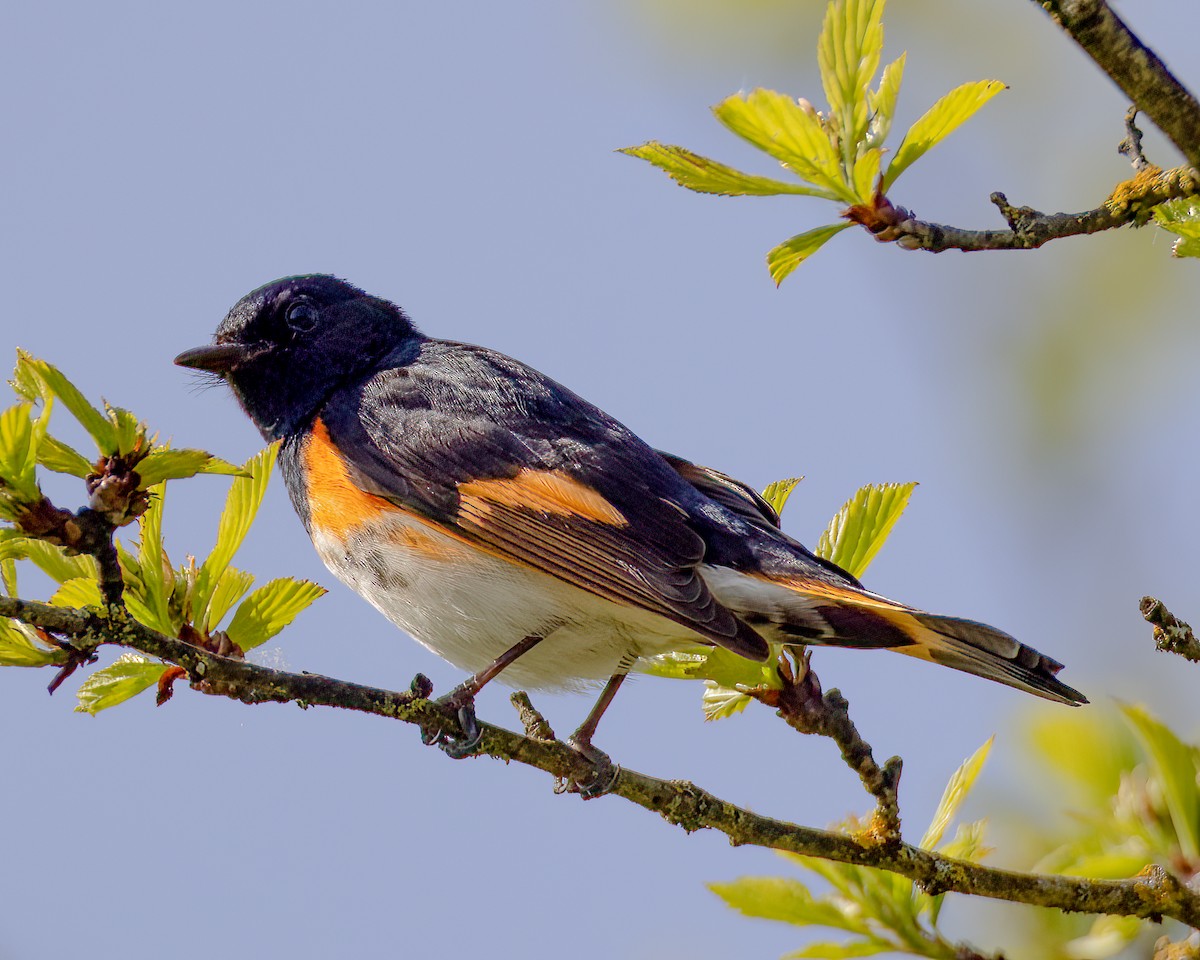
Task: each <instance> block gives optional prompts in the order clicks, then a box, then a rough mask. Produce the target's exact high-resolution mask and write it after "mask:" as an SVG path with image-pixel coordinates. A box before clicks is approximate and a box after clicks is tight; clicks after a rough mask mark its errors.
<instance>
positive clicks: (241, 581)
mask: <svg viewBox="0 0 1200 960" xmlns="http://www.w3.org/2000/svg"><path fill="white" fill-rule="evenodd" d="M253 585H254V574H252V573H247V572H246V571H244V570H239V569H238V568H237V567H226V568H225V570H224V571H223V572H222V573H221V575H220V576H219V577H218V578H217V585H216V587H215V588H214V589H213V592H212V596H211V597H210V598H209V601H208V608H207V609H206V610H205V611H204V612H203V616H200V617H197V618H196V624H197V625H198V626H199V628H200V630H201V631H202V632H203V633H208V631H210V630H215V629H216V627H217V624H219V623H220V622H221V621H222V620H224V619H225V614H227V613H228V612H229V611H230V610H232V609H233V606H234V604H236V603H237V602H238V601H239V600H241V599H242V597H244V596H245V595H246V591H247V590H249V589H250V588H251V587H252V586H253Z"/></svg>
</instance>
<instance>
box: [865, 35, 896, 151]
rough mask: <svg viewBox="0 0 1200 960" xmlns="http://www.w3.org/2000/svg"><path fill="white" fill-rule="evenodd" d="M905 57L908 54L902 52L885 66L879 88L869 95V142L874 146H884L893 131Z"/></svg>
mask: <svg viewBox="0 0 1200 960" xmlns="http://www.w3.org/2000/svg"><path fill="white" fill-rule="evenodd" d="M905 57H906V54H903V53H902V54H900V56H899V57H897V58H896V59H895V60H893V61H892V62H891V63H889V64H888V65H887V66H886V67H884V68H883V75H882V76H881V77H880V78H879V89H878V90H877V91H875V93H873V94H871V95H869V96H868V97H867V100H868V103H869V105H870V107H871V113H872V117H871V126H870V128H869V130H868V134H867V143H868V145H870V146H872V147H881V146H883V142H884V141H885V140H886V139H887V135H888V134H889V133H890V132H891V129H892V120H893V119H894V118H895V116H896V101H897V100H898V99H899V98H900V82H901V80H903V79H904V61H905Z"/></svg>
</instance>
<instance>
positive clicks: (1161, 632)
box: [1141, 597, 1200, 663]
mask: <svg viewBox="0 0 1200 960" xmlns="http://www.w3.org/2000/svg"><path fill="white" fill-rule="evenodd" d="M1141 610H1142V616H1143V617H1144V618H1145V620H1146V622H1147V623H1149V624H1151V625H1152V626H1153V627H1154V646H1155V647H1157V648H1158V649H1159V650H1161V651H1162V652H1163V653H1176V654H1178V655H1179V656H1181V657H1183V658H1184V659H1185V660H1190V661H1192V663H1200V640H1198V639H1196V634H1195V633H1193V632H1192V626H1191V624H1190V623H1187V622H1185V621H1183V620H1180V619H1179V618H1178V617H1177V616H1175V614H1173V613H1172V612H1171V611H1170V610H1168V609H1167V608H1166V605H1165V604H1163V602H1162V601H1161V600H1158V599H1156V598H1155V597H1142V602H1141Z"/></svg>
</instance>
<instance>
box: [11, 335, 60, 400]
mask: <svg viewBox="0 0 1200 960" xmlns="http://www.w3.org/2000/svg"><path fill="white" fill-rule="evenodd" d="M30 359H31V357H30V356H29V354H28V353H27V352H26V351H24V350H22V349H21V348H20V347H17V365H16V367H15V368H14V369H13V375H12V379H11V380H9V381H8V385H9V386H10V387H12V388H13V393H15V394H16V395H17V398H18V399H20V400H26V401H28V402H29V403H34V404H36V403H43V404H44V403H46V402H47V401H48V400H49V399H50V398H51V396H52V394H51V393H50V391H49V390H48V389H47V387H46V385H45V384H44V383H42V380H41V378H40V377H38V375H37V374H36V373H34V372H33V370H32V369H31V368H30V366H29V363H28V361H29V360H30Z"/></svg>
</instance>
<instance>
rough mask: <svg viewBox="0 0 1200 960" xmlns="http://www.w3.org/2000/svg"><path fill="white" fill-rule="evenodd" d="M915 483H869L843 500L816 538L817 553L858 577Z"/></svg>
mask: <svg viewBox="0 0 1200 960" xmlns="http://www.w3.org/2000/svg"><path fill="white" fill-rule="evenodd" d="M916 486H917V485H916V484H915V483H884V484H868V485H867V486H865V487H862V488H861V489H860V490H859V491H858V492H857V493H856V494H855V495H854V496H853V497H851V498H850V499H849V500H847V501H846V503H845V505H844V506H843V507H842V509H841V510H839V511H838V513H837V516H835V517H834V518H833V519H832V520H830V521H829V527H828V528H827V529H826V530H825V532H824V533H822V534H821V538H820V539H819V540H818V541H817V547H816V551H815V552H816V554H817V556H819V557H824V558H825V559H826V560H832V561H833V562H834V563H836V564H837V565H838V566H839V567H841V568H842V569H843V570H845V571H846V572H847V573H849V574H850V575H851V576H854V577H861V576H862V575H863V572H864V571H865V570H866V569H867V567H868V566H870V563H871V561H872V560H873V559H875V554H877V553H878V552H879V548H880V547H882V546H883V544H884V542H885V541H886V540H887V538H888V535H889V534H890V533H891V532H892V527H894V526H895V525H896V521H897V520H899V519H900V514H902V513H903V512H904V508H905V507H907V506H908V500H909V497H911V496H912V492H913V490H914V489H916Z"/></svg>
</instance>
